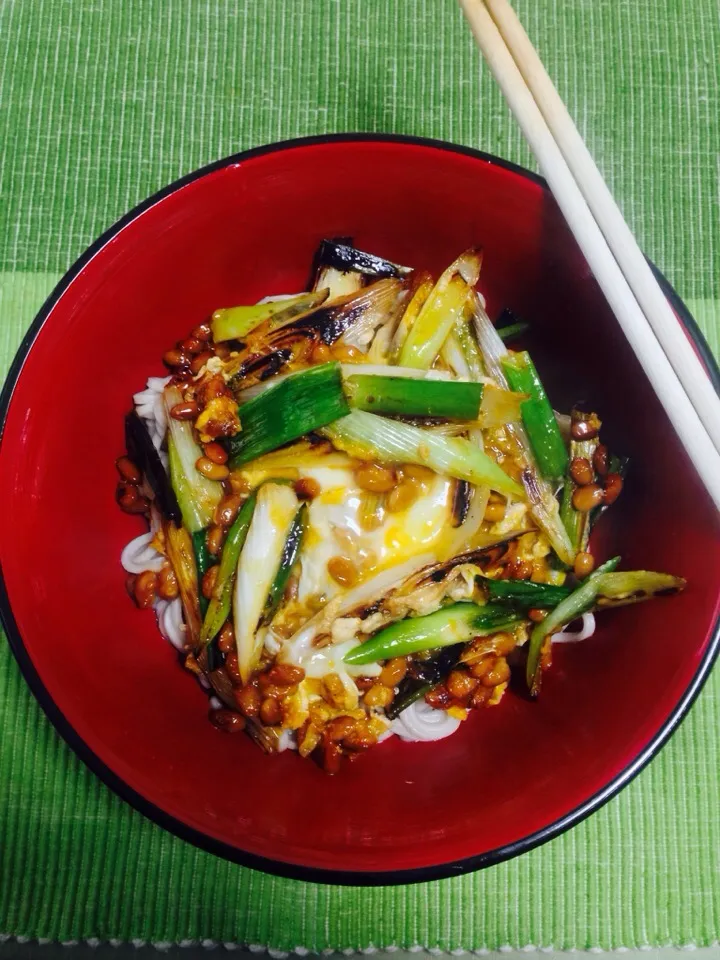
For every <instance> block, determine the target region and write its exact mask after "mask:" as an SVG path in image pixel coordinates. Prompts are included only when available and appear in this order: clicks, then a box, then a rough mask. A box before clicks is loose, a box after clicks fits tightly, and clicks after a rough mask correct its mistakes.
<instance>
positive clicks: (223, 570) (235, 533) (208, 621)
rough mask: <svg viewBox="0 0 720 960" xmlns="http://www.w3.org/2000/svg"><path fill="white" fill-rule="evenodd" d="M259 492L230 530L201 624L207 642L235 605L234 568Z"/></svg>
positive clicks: (244, 506) (253, 495)
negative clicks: (233, 598)
mask: <svg viewBox="0 0 720 960" xmlns="http://www.w3.org/2000/svg"><path fill="white" fill-rule="evenodd" d="M256 500H257V492H253V493H251V494H250V496H249V497H248V498H247V500H246V501H245V503H244V504H243V505H242V507H241V508H240V512H239V513H238V515H237V517H236V518H235V522H234V523H233V524H232V526H231V527H230V530H229V531H228V535H227V538H226V539H225V543H224V545H223V550H222V555H221V557H220V569H219V570H218V577H217V580H216V581H215V586H214V588H213V595H212V598H211V600H210V603H209V605H208V609H207V612H206V613H205V619H204V621H203V625H202V631H201V634H200V639H201V641H202V642H205V643H207V641H208V640H212V639H213V638H214V637H215V636H217V634H218V633H219V632H220V630H221V629H222V626H223V624H224V623H225V621H226V620H227V618H228V617H229V616H230V607H231V605H232V591H233V585H234V583H235V571H236V569H237V565H238V559H239V557H240V551H241V550H242V548H243V544H244V543H245V538H246V537H247V532H248V529H249V527H250V521H251V520H252V515H253V511H254V510H255V501H256Z"/></svg>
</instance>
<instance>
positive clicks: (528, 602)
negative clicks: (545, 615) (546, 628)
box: [483, 580, 572, 610]
mask: <svg viewBox="0 0 720 960" xmlns="http://www.w3.org/2000/svg"><path fill="white" fill-rule="evenodd" d="M483 585H484V586H485V588H486V590H487V594H488V598H489V600H490V602H494V601H498V602H499V603H511V604H514V605H516V606H518V607H522V608H523V609H524V610H530V608H531V607H539V608H540V609H547V608H551V607H556V606H557V605H558V604H559V603H561V602H562V601H563V600H565V598H566V597H569V596H570V594H571V593H572V590H571V589H570V587H560V586H557V585H555V584H552V583H533V582H532V581H531V580H485V581H483Z"/></svg>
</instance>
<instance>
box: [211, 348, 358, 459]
mask: <svg viewBox="0 0 720 960" xmlns="http://www.w3.org/2000/svg"><path fill="white" fill-rule="evenodd" d="M349 411H350V408H349V406H348V403H347V400H346V399H345V394H344V392H343V388H342V380H341V377H340V364H339V363H324V364H322V365H321V366H317V367H310V368H309V369H308V370H301V371H300V372H299V373H293V374H290V376H288V377H285V379H283V380H282V381H281V382H280V383H277V384H273V385H272V386H270V387H268V389H267V390H265V391H264V392H263V393H261V394H259V395H258V396H256V397H254V398H253V399H252V400H249V401H248V402H247V403H246V404H244V405H243V407H242V430H241V432H240V433H238V434H236V435H235V436H234V437H231V439H230V441H229V452H230V465H231V466H232V467H238V466H241V465H242V464H243V463H248V462H249V461H250V460H255V459H256V458H257V457H261V456H262V455H263V454H265V453H270V452H271V451H272V450H277V448H278V447H282V446H284V444H286V443H290V442H291V441H292V440H297V439H298V437H302V436H303V435H304V434H306V433H310V432H311V431H313V430H318V429H319V428H320V427H323V426H325V425H326V424H328V423H332V421H333V420H337V419H338V418H339V417H343V416H345V414H347V413H349Z"/></svg>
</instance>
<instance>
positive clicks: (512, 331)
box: [497, 323, 530, 343]
mask: <svg viewBox="0 0 720 960" xmlns="http://www.w3.org/2000/svg"><path fill="white" fill-rule="evenodd" d="M529 327H530V324H528V323H509V324H508V325H507V326H506V327H498V331H497V332H498V336H499V337H500V338H501V339H502V341H503V343H510V342H511V341H513V340H516V339H517V338H518V337H520V336H522V334H523V333H525V331H526V330H528V329H529Z"/></svg>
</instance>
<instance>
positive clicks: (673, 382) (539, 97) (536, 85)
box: [460, 0, 720, 509]
mask: <svg viewBox="0 0 720 960" xmlns="http://www.w3.org/2000/svg"><path fill="white" fill-rule="evenodd" d="M460 5H461V7H462V8H463V11H464V13H465V16H466V17H467V20H468V22H469V24H470V27H471V29H472V32H473V34H474V36H475V39H476V41H477V43H478V46H479V47H480V49H481V50H482V53H483V55H484V56H485V59H486V60H487V63H488V66H489V67H490V69H491V71H492V73H493V75H494V76H495V79H496V80H497V82H498V84H499V85H500V88H501V89H502V92H503V94H504V95H505V98H506V100H507V101H508V104H509V106H510V109H511V110H512V112H513V113H514V114H515V117H516V119H517V120H518V122H519V124H520V127H521V128H522V131H523V133H524V134H525V137H526V139H527V140H528V143H529V144H530V147H531V149H532V151H533V153H534V154H535V156H536V158H537V161H538V164H539V166H540V169H541V171H542V173H543V174H544V176H545V179H546V180H547V182H548V184H549V186H550V189H551V190H552V193H553V195H554V197H555V200H556V201H557V204H558V206H559V207H560V209H561V211H562V213H563V215H564V216H565V219H566V220H567V223H568V226H569V227H570V230H571V231H572V233H573V235H574V236H575V239H576V240H577V242H578V245H579V247H580V249H581V250H582V252H583V254H584V256H585V259H586V260H587V262H588V264H589V266H590V269H591V270H592V271H593V273H594V275H595V278H596V280H597V281H598V283H599V285H600V287H601V289H602V291H603V293H604V294H605V297H606V299H607V301H608V303H609V305H610V307H611V308H612V310H613V312H614V314H615V316H616V317H617V320H618V322H619V324H620V326H621V327H622V329H623V331H624V333H625V336H626V337H627V339H628V341H629V342H630V346H631V347H632V349H633V351H634V352H635V354H636V356H637V358H638V360H639V361H640V363H641V364H642V367H643V369H644V371H645V373H646V375H647V377H648V380H649V381H650V383H651V384H652V387H653V389H654V390H655V393H656V394H657V396H658V398H659V400H660V402H661V403H662V405H663V406H664V408H665V410H666V412H667V415H668V417H669V418H670V421H671V422H672V424H673V426H674V428H675V431H676V433H677V435H678V437H679V438H680V441H681V442H682V444H683V446H684V447H685V449H686V451H687V453H688V455H689V456H690V459H691V460H692V462H693V464H694V465H695V468H696V470H697V472H698V474H699V476H700V478H701V480H702V481H703V483H704V484H705V487H706V489H707V491H708V493H709V494H710V496H711V497H712V498H713V500H714V501H715V505H716V507H718V509H720V452H719V451H720V397H718V395H717V393H716V392H715V390H714V388H713V385H712V383H711V382H710V380H709V378H708V376H707V373H706V372H705V369H704V367H703V366H702V364H701V362H700V360H699V359H698V357H697V354H696V353H695V351H694V349H693V347H692V345H691V344H690V341H689V340H688V338H687V336H686V335H685V332H684V330H683V329H682V327H681V326H680V324H679V323H678V321H677V318H676V317H675V314H674V313H673V310H672V308H671V306H670V304H669V303H668V300H667V298H666V297H665V294H664V293H663V292H662V290H661V289H660V286H659V284H658V282H657V280H656V279H655V276H654V274H653V272H652V270H651V269H650V267H649V266H648V263H647V261H646V260H645V257H644V256H643V254H642V251H641V250H640V248H639V247H638V245H637V242H636V240H635V238H634V237H633V235H632V232H631V231H630V228H629V227H628V225H627V224H626V223H625V220H624V219H623V216H622V214H621V213H620V210H619V208H618V206H617V204H616V203H615V201H614V199H613V197H612V195H611V193H610V191H609V190H608V188H607V185H606V184H605V181H604V180H603V178H602V175H601V174H600V171H599V170H598V168H597V166H596V165H595V162H594V160H593V159H592V157H591V155H590V152H589V151H588V149H587V147H586V146H585V143H584V142H583V140H582V137H581V136H580V134H579V132H578V130H577V128H576V126H575V124H574V123H573V120H572V118H571V117H570V114H569V113H568V111H567V108H566V107H565V104H564V103H563V102H562V100H561V98H560V95H559V94H558V92H557V90H556V89H555V87H554V85H553V82H552V80H551V79H550V77H549V76H548V74H547V71H546V70H545V68H544V66H543V64H542V62H541V60H540V58H539V56H538V54H537V52H536V51H535V49H534V47H533V45H532V43H531V42H530V39H529V38H528V36H527V34H526V33H525V30H524V29H523V26H522V24H521V23H520V21H519V20H518V18H517V16H516V14H515V12H514V10H513V9H512V7H511V6H510V4H509V3H508V0H460Z"/></svg>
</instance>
